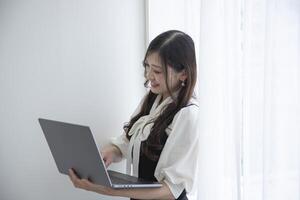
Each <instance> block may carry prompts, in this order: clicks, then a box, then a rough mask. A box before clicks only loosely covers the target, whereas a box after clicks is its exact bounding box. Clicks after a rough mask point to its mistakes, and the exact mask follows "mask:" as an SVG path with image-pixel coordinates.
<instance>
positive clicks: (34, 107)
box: [0, 0, 145, 200]
mask: <svg viewBox="0 0 300 200" xmlns="http://www.w3.org/2000/svg"><path fill="white" fill-rule="evenodd" d="M144 21H145V19H144V3H143V1H141V0H130V1H122V0H109V1H104V0H102V1H99V0H88V1H83V0H82V1H79V0H77V1H75V0H61V1H59V0H57V1H53V0H44V1H39V0H27V1H21V0H20V1H17V0H0V180H1V181H0V199H1V200H19V199H23V200H35V199H43V200H48V199H49V200H50V199H51V200H52V199H72V200H76V199H85V200H89V199H113V198H111V197H104V196H102V195H98V194H93V193H90V192H86V191H82V190H78V189H75V188H73V186H72V185H71V182H70V181H69V179H68V177H67V176H64V175H61V174H59V173H58V171H57V169H56V166H55V164H54V160H53V158H52V156H51V154H50V150H49V148H48V146H47V144H46V141H45V139H44V136H43V134H42V132H41V129H40V127H39V125H38V121H37V118H38V117H44V118H52V119H56V120H62V121H68V122H73V123H79V124H84V125H89V126H90V127H91V129H92V131H93V132H94V134H95V137H96V139H97V140H98V141H97V142H98V143H99V144H100V145H102V144H104V143H106V142H107V141H108V139H109V138H110V137H112V136H116V135H119V134H121V132H122V126H123V123H124V122H125V121H127V120H128V117H129V115H130V114H131V112H132V111H133V110H134V109H135V106H136V105H137V103H138V102H139V100H140V98H141V96H142V95H143V92H144V89H143V85H142V84H143V77H142V74H143V71H142V65H141V61H142V59H143V55H144V51H145V46H144V44H145V31H144V30H145V23H144ZM123 166H124V163H123V164H120V165H116V166H114V168H117V169H121V168H123Z"/></svg>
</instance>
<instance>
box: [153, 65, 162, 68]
mask: <svg viewBox="0 0 300 200" xmlns="http://www.w3.org/2000/svg"><path fill="white" fill-rule="evenodd" d="M151 65H152V66H153V67H157V68H162V67H161V66H159V65H154V64H151Z"/></svg>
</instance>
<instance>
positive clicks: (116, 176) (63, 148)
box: [39, 118, 162, 188]
mask: <svg viewBox="0 0 300 200" xmlns="http://www.w3.org/2000/svg"><path fill="white" fill-rule="evenodd" d="M39 123H40V125H41V127H42V130H43V133H44V135H45V137H46V140H47V143H48V145H49V148H50V150H51V153H52V155H53V158H54V160H55V163H56V166H57V168H58V170H59V172H60V173H62V174H66V175H68V174H69V172H68V169H70V168H73V169H74V170H75V171H76V173H77V175H78V176H79V177H80V178H86V179H89V180H91V181H92V182H94V183H96V184H100V185H105V186H109V187H114V188H130V187H134V188H148V187H161V186H162V185H161V184H160V183H158V182H152V181H145V180H142V179H139V178H137V177H133V176H129V175H126V174H122V173H119V172H114V171H111V170H109V171H107V170H106V167H105V164H104V162H103V159H102V158H101V155H100V153H99V150H98V147H97V145H96V143H95V140H94V138H93V135H92V132H91V130H90V128H89V127H88V126H82V125H77V124H70V123H65V122H59V121H54V120H49V119H42V118H40V119H39Z"/></svg>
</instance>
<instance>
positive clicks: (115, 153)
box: [100, 144, 122, 167]
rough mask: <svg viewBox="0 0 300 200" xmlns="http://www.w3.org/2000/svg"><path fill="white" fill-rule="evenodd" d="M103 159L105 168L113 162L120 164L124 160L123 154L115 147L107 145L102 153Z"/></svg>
mask: <svg viewBox="0 0 300 200" xmlns="http://www.w3.org/2000/svg"><path fill="white" fill-rule="evenodd" d="M100 153H101V155H102V158H103V160H104V162H105V166H106V167H108V166H109V165H110V164H111V163H113V162H119V161H121V160H122V153H121V151H120V149H119V148H118V147H116V146H115V145H112V144H110V145H107V146H105V147H104V148H103V149H101V151H100Z"/></svg>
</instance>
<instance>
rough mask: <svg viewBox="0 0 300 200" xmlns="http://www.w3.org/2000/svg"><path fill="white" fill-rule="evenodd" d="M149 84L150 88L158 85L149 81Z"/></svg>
mask: <svg viewBox="0 0 300 200" xmlns="http://www.w3.org/2000/svg"><path fill="white" fill-rule="evenodd" d="M150 86H151V87H152V88H155V87H158V86H159V84H157V83H153V82H151V83H150Z"/></svg>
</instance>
